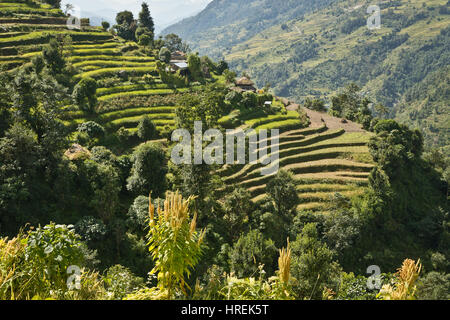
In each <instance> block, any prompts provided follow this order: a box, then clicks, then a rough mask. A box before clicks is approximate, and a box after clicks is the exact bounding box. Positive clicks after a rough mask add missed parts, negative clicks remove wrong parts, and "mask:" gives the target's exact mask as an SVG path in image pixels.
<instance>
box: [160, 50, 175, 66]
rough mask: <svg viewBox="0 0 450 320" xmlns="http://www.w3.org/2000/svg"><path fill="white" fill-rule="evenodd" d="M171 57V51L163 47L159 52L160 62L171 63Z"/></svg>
mask: <svg viewBox="0 0 450 320" xmlns="http://www.w3.org/2000/svg"><path fill="white" fill-rule="evenodd" d="M171 56H172V54H171V53H170V50H169V49H167V48H166V47H162V48H161V50H160V51H159V60H161V61H162V62H164V63H169V61H170V57H171Z"/></svg>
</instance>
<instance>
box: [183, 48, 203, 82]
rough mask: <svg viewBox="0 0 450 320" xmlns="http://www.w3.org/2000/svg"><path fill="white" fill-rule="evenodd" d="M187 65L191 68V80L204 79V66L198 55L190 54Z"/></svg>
mask: <svg viewBox="0 0 450 320" xmlns="http://www.w3.org/2000/svg"><path fill="white" fill-rule="evenodd" d="M187 64H188V68H189V74H190V76H191V78H192V79H193V80H195V81H199V80H202V79H203V73H202V68H201V66H202V64H201V61H200V57H199V56H198V55H197V54H190V55H189V56H188V59H187Z"/></svg>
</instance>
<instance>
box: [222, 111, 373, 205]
mask: <svg viewBox="0 0 450 320" xmlns="http://www.w3.org/2000/svg"><path fill="white" fill-rule="evenodd" d="M302 111H304V112H306V114H307V115H308V118H309V119H310V126H309V127H307V128H303V129H298V124H294V125H286V120H283V119H282V118H281V119H280V117H277V116H269V117H266V118H265V119H264V118H263V119H261V118H260V119H258V120H255V119H253V120H250V121H246V125H244V126H243V127H247V128H248V127H249V125H248V124H251V123H256V124H257V125H253V126H252V125H250V127H252V128H254V129H255V130H256V131H258V130H259V129H263V128H264V129H265V128H267V129H270V128H280V130H281V131H280V132H281V134H280V139H279V145H278V147H279V160H278V161H277V162H276V163H274V164H275V165H277V166H279V168H280V169H284V170H290V171H291V172H293V173H294V175H295V179H296V182H297V184H298V186H297V190H298V194H299V197H300V203H299V206H298V209H299V210H308V211H314V212H321V213H326V212H328V211H329V210H330V206H331V201H332V200H333V198H334V197H336V196H337V195H336V193H339V194H340V195H342V196H344V197H347V198H351V197H352V196H355V195H360V194H362V193H363V192H364V186H366V185H367V178H368V175H369V172H370V170H371V169H372V167H373V162H372V158H371V157H370V155H369V154H368V147H367V143H368V141H369V139H370V137H371V136H372V134H371V133H369V132H366V131H364V130H362V129H361V126H360V125H358V124H356V123H353V122H350V121H347V122H346V123H343V122H342V121H341V119H338V118H334V117H331V116H329V115H327V114H323V113H319V112H315V111H312V110H308V109H304V108H303V110H302ZM293 113H296V112H295V111H292V110H291V111H289V112H288V114H289V115H291V116H293ZM297 117H298V114H297ZM259 123H264V125H258V124H259ZM268 144H270V143H268ZM267 149H268V150H266V151H267V154H268V156H270V155H271V147H267ZM269 149H270V150H269ZM260 151H261V149H258V152H260ZM274 164H272V165H274ZM262 166H263V165H262V164H260V163H258V164H247V165H245V166H232V167H227V166H225V167H224V168H222V169H221V170H220V171H219V173H220V175H221V176H222V178H223V181H224V182H225V184H226V186H227V187H226V188H225V190H224V192H226V191H231V190H232V189H233V188H235V187H236V186H241V187H243V188H245V189H248V190H249V191H250V192H251V195H252V197H253V201H258V200H261V199H262V198H263V197H264V195H265V192H266V191H265V189H266V184H267V182H268V181H269V180H270V179H271V178H272V176H264V175H261V167H262Z"/></svg>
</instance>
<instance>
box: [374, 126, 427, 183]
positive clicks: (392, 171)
mask: <svg viewBox="0 0 450 320" xmlns="http://www.w3.org/2000/svg"><path fill="white" fill-rule="evenodd" d="M374 131H375V133H377V136H376V137H374V138H372V139H371V140H370V142H369V149H370V153H371V155H372V157H373V159H374V160H375V161H376V162H377V163H378V164H379V166H380V168H381V169H383V170H384V171H385V172H386V173H387V175H388V176H390V177H393V176H394V175H396V174H399V173H400V172H399V171H398V169H400V168H402V167H403V168H405V167H407V166H408V164H412V163H413V162H414V161H417V160H418V159H419V158H420V156H421V155H422V152H423V137H422V135H421V133H420V132H419V131H418V130H413V131H412V130H409V129H408V127H407V126H405V125H401V124H398V123H397V122H395V121H394V120H382V121H379V122H378V124H377V125H376V126H375V128H374Z"/></svg>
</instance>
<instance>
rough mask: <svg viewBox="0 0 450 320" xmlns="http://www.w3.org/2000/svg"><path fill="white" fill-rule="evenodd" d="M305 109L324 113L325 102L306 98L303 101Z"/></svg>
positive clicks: (325, 109)
mask: <svg viewBox="0 0 450 320" xmlns="http://www.w3.org/2000/svg"><path fill="white" fill-rule="evenodd" d="M304 106H305V108H308V109H311V110H315V111H319V112H326V111H327V108H326V107H325V102H324V101H323V100H320V99H311V98H306V101H305V105H304Z"/></svg>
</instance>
